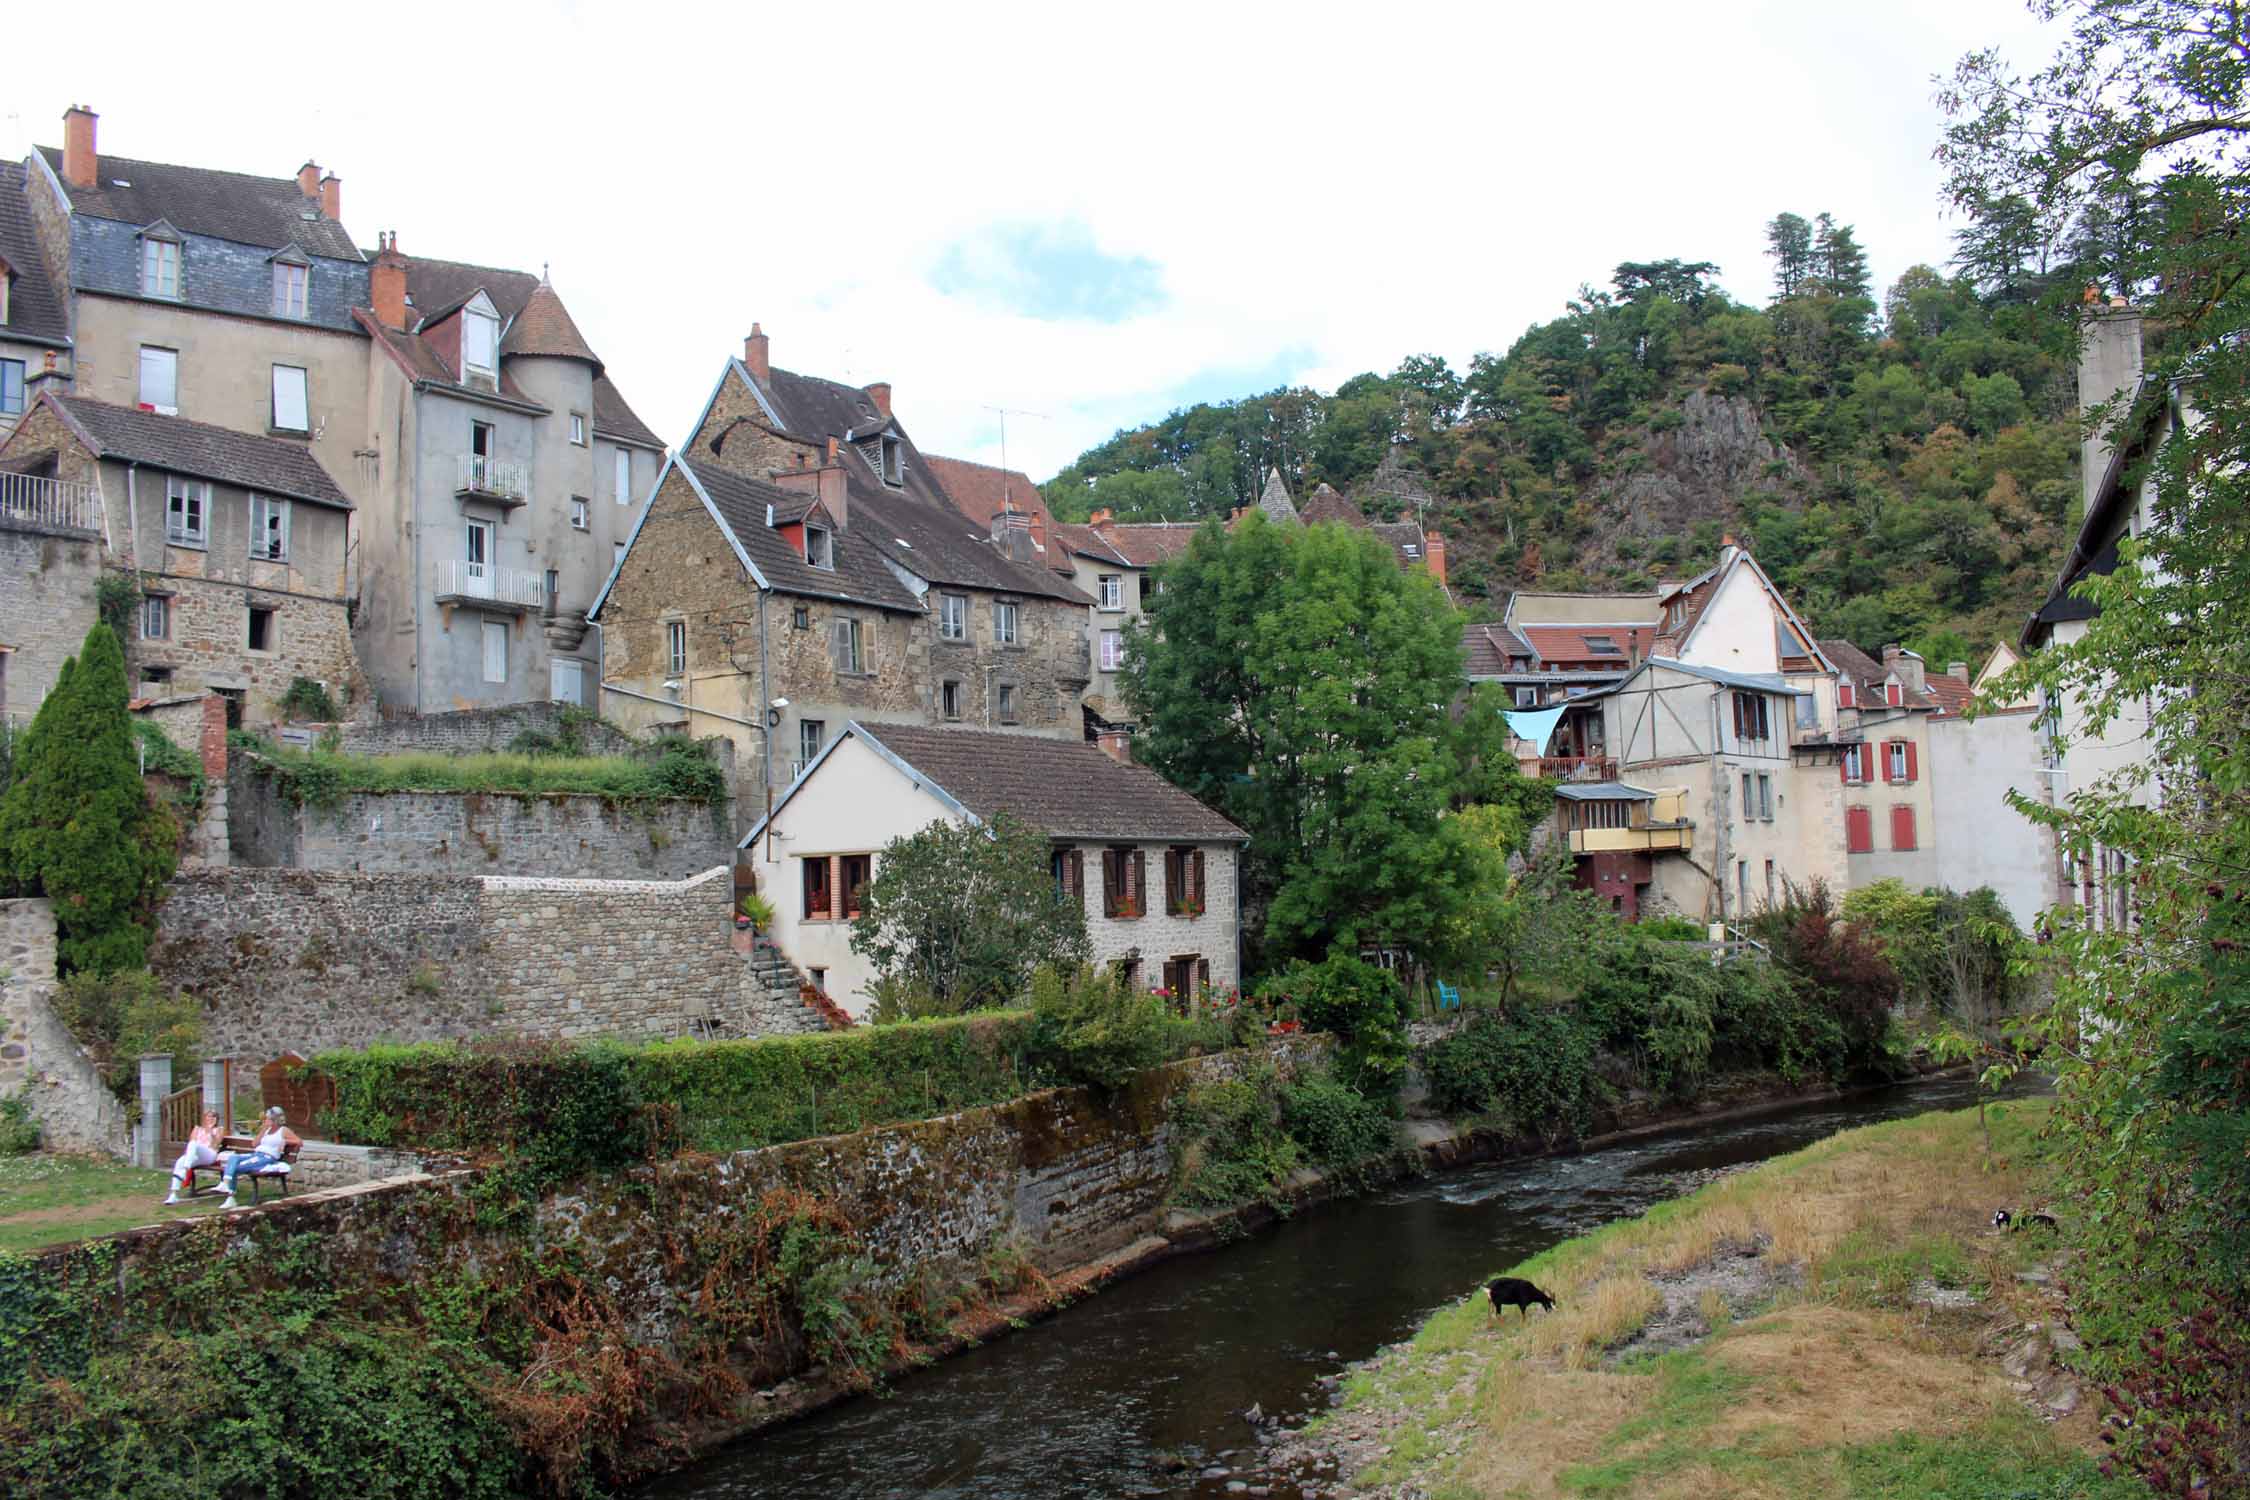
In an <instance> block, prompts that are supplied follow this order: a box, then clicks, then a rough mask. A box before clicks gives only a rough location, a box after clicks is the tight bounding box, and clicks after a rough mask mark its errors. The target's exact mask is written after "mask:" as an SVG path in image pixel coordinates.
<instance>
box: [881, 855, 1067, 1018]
mask: <svg viewBox="0 0 2250 1500" xmlns="http://www.w3.org/2000/svg"><path fill="white" fill-rule="evenodd" d="M852 951H853V952H855V953H860V954H863V955H865V956H866V957H867V958H868V959H869V960H870V961H871V962H872V963H873V964H874V965H875V968H876V970H877V973H878V974H879V976H880V977H881V978H882V979H883V980H886V981H888V982H889V983H890V984H892V985H894V986H898V987H900V988H902V989H903V990H904V991H905V992H906V993H907V994H909V995H911V996H913V997H914V1004H913V1005H912V1007H911V1008H912V1009H915V1010H917V1011H921V1012H927V1013H932V1014H952V1013H956V1012H960V1011H969V1010H982V1009H987V1008H989V1007H992V1006H999V1005H1010V1004H1017V1003H1020V1002H1021V1001H1022V1000H1023V998H1024V996H1025V994H1026V993H1027V986H1028V985H1029V983H1030V980H1031V974H1032V971H1033V970H1034V969H1037V968H1039V967H1040V966H1041V965H1043V964H1051V965H1053V966H1055V967H1056V968H1057V969H1059V970H1063V971H1066V972H1067V971H1072V970H1075V969H1076V968H1077V967H1078V966H1079V965H1081V964H1083V963H1085V962H1086V961H1087V956H1088V951H1089V950H1088V948H1087V943H1086V911H1085V907H1084V906H1083V905H1082V904H1081V903H1079V902H1077V901H1074V900H1072V899H1071V898H1070V897H1069V896H1067V895H1065V894H1064V893H1063V892H1062V891H1061V890H1060V889H1059V888H1058V886H1057V884H1056V881H1055V877H1054V872H1053V865H1052V848H1051V845H1050V844H1049V842H1048V839H1047V836H1046V835H1045V834H1043V833H1041V832H1040V831H1039V830H1037V829H1035V828H1031V827H1028V826H1026V825H1025V824H1023V823H1020V822H1018V821H1016V820H1015V819H1013V818H1010V817H1008V816H1007V815H1006V814H1002V815H1001V816H999V817H997V818H994V819H993V820H992V821H991V822H990V823H988V824H986V823H953V822H947V821H945V820H943V819H940V820H939V821H937V822H934V823H932V824H930V825H929V826H928V827H927V828H924V829H922V830H921V831H920V832H919V833H913V834H908V835H906V836H905V837H903V838H896V839H893V840H891V842H890V843H888V844H886V845H885V846H884V847H883V851H882V853H881V854H880V855H879V856H878V857H877V859H876V862H875V876H874V878H873V879H872V880H870V881H869V882H868V883H867V885H866V886H865V887H863V888H862V890H861V892H860V914H859V916H857V917H856V918H854V919H853V921H852Z"/></svg>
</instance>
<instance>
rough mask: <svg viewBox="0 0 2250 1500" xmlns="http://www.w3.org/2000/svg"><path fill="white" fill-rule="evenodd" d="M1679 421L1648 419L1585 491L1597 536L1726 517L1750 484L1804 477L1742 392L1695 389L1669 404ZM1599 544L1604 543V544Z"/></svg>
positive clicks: (1675, 528) (1786, 483) (1644, 535)
mask: <svg viewBox="0 0 2250 1500" xmlns="http://www.w3.org/2000/svg"><path fill="white" fill-rule="evenodd" d="M1671 410H1672V411H1676V412H1677V413H1678V416H1679V421H1678V423H1677V424H1676V425H1670V424H1668V423H1665V422H1661V421H1660V423H1658V424H1654V425H1652V426H1651V427H1650V428H1649V429H1647V430H1645V431H1644V432H1643V433H1642V434H1641V440H1640V443H1639V445H1638V446H1637V447H1634V448H1629V449H1627V450H1626V451H1625V452H1623V453H1622V454H1619V455H1617V457H1616V458H1615V460H1614V465H1615V467H1616V469H1617V470H1619V471H1620V472H1617V473H1615V474H1613V475H1610V476H1607V477H1604V478H1602V479H1598V480H1596V481H1595V483H1594V485H1593V487H1592V489H1591V491H1590V492H1589V494H1588V497H1587V498H1588V500H1589V501H1590V502H1591V504H1592V506H1593V508H1594V511H1595V513H1596V515H1597V516H1599V517H1600V518H1601V519H1602V520H1603V522H1604V523H1606V524H1604V525H1603V526H1602V527H1601V533H1602V535H1603V536H1604V538H1605V540H1613V539H1614V538H1616V537H1621V536H1623V537H1632V538H1635V539H1636V540H1642V541H1646V540H1649V539H1652V538H1655V537H1659V536H1677V535H1680V534H1683V533H1685V532H1688V531H1691V530H1692V529H1693V528H1694V527H1695V526H1696V524H1697V523H1698V522H1704V521H1717V522H1721V523H1731V522H1733V521H1734V519H1735V517H1736V515H1737V514H1738V512H1739V510H1740V508H1741V505H1742V501H1743V499H1744V497H1745V496H1747V495H1748V494H1749V493H1750V492H1751V491H1753V490H1768V491H1773V492H1779V493H1786V492H1789V491H1792V490H1795V489H1797V488H1799V487H1801V486H1803V485H1806V484H1808V483H1809V482H1810V476H1809V475H1807V474H1806V473H1805V470H1804V467H1803V465H1802V464H1800V463H1799V462H1798V461H1797V457H1796V455H1795V454H1793V453H1791V452H1790V451H1789V450H1788V449H1787V448H1785V447H1783V446H1781V445H1780V444H1778V443H1775V442H1774V441H1773V440H1772V439H1770V438H1768V437H1767V436H1766V433H1765V428H1764V426H1763V424H1762V423H1761V422H1760V421H1759V419H1758V408H1757V406H1756V405H1755V404H1754V403H1753V402H1751V401H1750V400H1749V399H1748V398H1747V397H1744V396H1715V395H1712V394H1710V393H1709V392H1707V391H1695V392H1692V393H1690V394H1689V395H1688V396H1687V397H1686V398H1684V399H1683V400H1682V401H1681V402H1680V404H1679V405H1678V406H1677V407H1675V408H1671ZM1605 550H1607V549H1606V548H1605Z"/></svg>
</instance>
